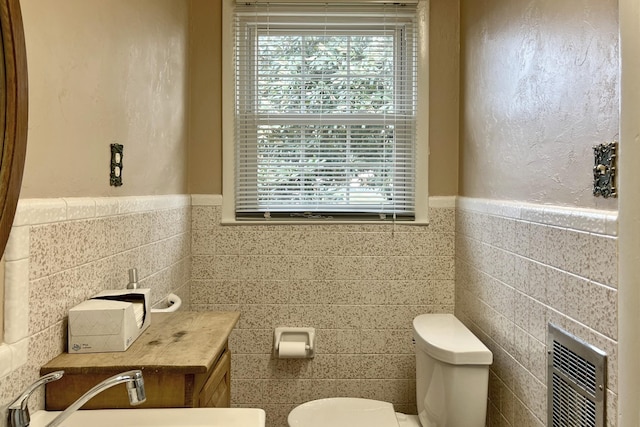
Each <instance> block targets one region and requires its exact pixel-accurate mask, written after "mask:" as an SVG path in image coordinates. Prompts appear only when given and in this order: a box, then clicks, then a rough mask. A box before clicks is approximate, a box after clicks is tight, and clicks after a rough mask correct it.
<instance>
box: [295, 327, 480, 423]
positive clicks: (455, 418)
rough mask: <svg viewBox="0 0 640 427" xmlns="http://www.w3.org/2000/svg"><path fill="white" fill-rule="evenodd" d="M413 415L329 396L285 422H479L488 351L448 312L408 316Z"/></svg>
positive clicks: (380, 404) (298, 410)
mask: <svg viewBox="0 0 640 427" xmlns="http://www.w3.org/2000/svg"><path fill="white" fill-rule="evenodd" d="M413 338H414V341H415V352H416V398H417V400H416V401H417V409H418V415H417V416H416V415H405V414H401V413H396V412H395V411H394V408H393V405H392V404H391V403H389V402H382V401H379V400H372V399H359V398H349V397H334V398H327V399H319V400H312V401H310V402H306V403H303V404H302V405H299V406H297V407H295V408H294V409H293V410H292V411H291V412H290V413H289V416H288V418H287V421H288V423H289V427H326V426H331V427H484V425H485V420H486V411H487V386H488V381H489V365H491V363H492V362H493V355H492V354H491V351H489V349H488V348H487V347H486V346H485V345H484V344H483V343H482V342H481V341H480V340H479V339H478V338H477V337H476V336H475V335H473V333H472V332H471V331H469V330H468V329H467V328H466V327H465V326H464V325H463V324H462V322H460V321H459V320H458V319H457V318H456V317H454V316H453V315H451V314H423V315H420V316H417V317H416V318H415V319H414V320H413Z"/></svg>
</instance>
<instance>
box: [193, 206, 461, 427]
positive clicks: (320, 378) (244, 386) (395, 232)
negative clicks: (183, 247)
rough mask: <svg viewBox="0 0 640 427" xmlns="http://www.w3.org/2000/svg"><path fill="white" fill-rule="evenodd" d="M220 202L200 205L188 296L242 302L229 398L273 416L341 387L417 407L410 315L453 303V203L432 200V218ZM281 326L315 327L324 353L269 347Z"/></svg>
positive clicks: (202, 303) (343, 392)
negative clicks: (301, 221) (330, 214)
mask: <svg viewBox="0 0 640 427" xmlns="http://www.w3.org/2000/svg"><path fill="white" fill-rule="evenodd" d="M220 211H221V207H220V206H206V205H194V206H193V212H192V216H193V228H192V236H193V242H192V256H193V270H192V290H191V298H192V308H193V309H196V310H238V311H240V312H241V316H240V322H239V324H238V327H237V328H236V329H235V330H234V331H233V334H232V335H231V338H230V341H229V346H230V348H231V351H232V352H233V356H232V359H231V369H232V374H231V378H232V384H231V390H232V396H231V402H232V404H233V405H234V406H249V407H258V408H264V409H265V410H266V412H267V427H286V426H287V423H286V417H287V415H288V413H289V412H290V411H291V409H293V408H294V407H295V406H297V405H299V404H301V403H303V402H306V401H309V400H313V399H320V398H325V397H335V396H347V397H363V398H370V399H377V400H384V401H388V402H392V403H393V404H394V406H395V409H396V410H397V411H401V412H405V413H416V407H415V353H414V349H413V346H412V343H411V338H412V335H411V334H412V332H411V321H412V320H413V318H414V317H415V316H416V315H418V314H422V313H452V312H453V301H454V293H453V287H454V282H453V278H454V269H453V267H454V233H453V231H454V229H453V227H454V209H453V208H432V209H430V212H429V217H430V219H431V223H430V224H429V226H428V227H418V226H402V225H396V226H394V225H391V224H389V225H379V224H378V225H366V224H365V225H336V224H334V225H331V224H329V225H309V226H304V225H298V226H283V225H275V226H268V225H258V226H237V227H236V226H221V225H220ZM277 326H294V327H295V326H306V327H314V328H316V332H317V351H318V353H317V355H316V357H315V358H314V359H276V358H273V356H272V348H273V331H274V328H275V327H277Z"/></svg>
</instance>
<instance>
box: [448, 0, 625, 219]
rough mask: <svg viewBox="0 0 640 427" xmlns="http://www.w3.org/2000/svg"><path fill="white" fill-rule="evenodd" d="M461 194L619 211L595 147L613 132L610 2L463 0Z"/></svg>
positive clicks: (614, 11)
mask: <svg viewBox="0 0 640 427" xmlns="http://www.w3.org/2000/svg"><path fill="white" fill-rule="evenodd" d="M461 34H462V35H461V41H462V55H461V56H462V59H461V63H462V66H461V75H462V83H461V91H462V102H461V105H462V108H461V111H462V117H463V119H462V126H461V145H460V147H461V156H460V189H461V190H460V194H461V195H464V196H468V197H482V198H490V199H501V200H520V201H528V202H535V203H542V204H556V205H566V206H579V207H589V208H602V209H615V208H616V207H617V203H616V201H615V200H612V199H609V200H604V199H602V198H595V197H594V196H593V195H592V180H593V177H592V167H593V150H592V146H594V145H596V144H599V143H602V142H605V141H612V140H616V139H617V138H618V132H619V130H618V129H619V114H618V109H619V59H618V53H619V52H618V36H619V30H618V7H617V1H616V0H587V1H582V0H580V1H579V0H561V1H558V0H543V1H511V0H462V1H461Z"/></svg>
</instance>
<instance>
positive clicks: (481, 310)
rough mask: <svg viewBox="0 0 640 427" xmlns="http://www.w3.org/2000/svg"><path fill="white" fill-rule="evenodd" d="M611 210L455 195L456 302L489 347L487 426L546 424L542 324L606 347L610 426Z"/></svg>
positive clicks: (614, 336)
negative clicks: (530, 203)
mask: <svg viewBox="0 0 640 427" xmlns="http://www.w3.org/2000/svg"><path fill="white" fill-rule="evenodd" d="M616 236H617V214H616V213H615V212H606V211H587V210H585V211H580V210H575V209H562V208H555V207H549V206H544V207H543V206H536V205H522V204H515V203H507V202H497V201H488V200H479V199H467V198H459V199H458V209H457V212H456V243H455V245H456V265H455V269H456V306H455V314H456V316H458V317H459V318H460V319H462V320H463V321H464V322H465V323H466V324H467V326H469V328H470V329H472V330H473V332H474V333H476V335H478V336H479V337H480V338H481V339H482V340H483V341H484V342H485V343H486V344H487V346H488V347H489V348H490V349H491V351H492V352H493V354H494V364H493V366H492V367H491V371H490V372H491V374H490V385H489V400H490V402H489V411H488V423H487V425H488V426H491V427H493V426H513V427H529V426H536V427H538V426H545V425H547V423H546V417H547V401H546V391H547V390H546V360H547V359H546V356H547V346H546V342H547V322H553V323H555V324H557V325H559V326H561V327H562V328H564V329H565V330H568V331H569V332H570V333H572V334H574V335H576V336H578V337H580V338H582V339H583V340H586V341H587V342H589V343H591V344H593V345H595V346H596V347H599V348H600V349H602V350H604V351H605V352H606V353H608V366H607V369H608V379H607V381H608V384H607V396H606V398H607V412H608V417H607V425H608V426H615V425H616V400H617V382H618V381H617V380H618V375H617V350H618V345H617V344H618V342H617V340H618V318H617V313H618V308H617V297H618V295H617V263H618V248H617V237H616Z"/></svg>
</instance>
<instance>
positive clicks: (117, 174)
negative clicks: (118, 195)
mask: <svg viewBox="0 0 640 427" xmlns="http://www.w3.org/2000/svg"><path fill="white" fill-rule="evenodd" d="M123 150H124V146H123V145H122V144H111V176H110V177H109V184H110V185H112V186H114V187H120V186H121V185H122V152H123Z"/></svg>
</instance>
